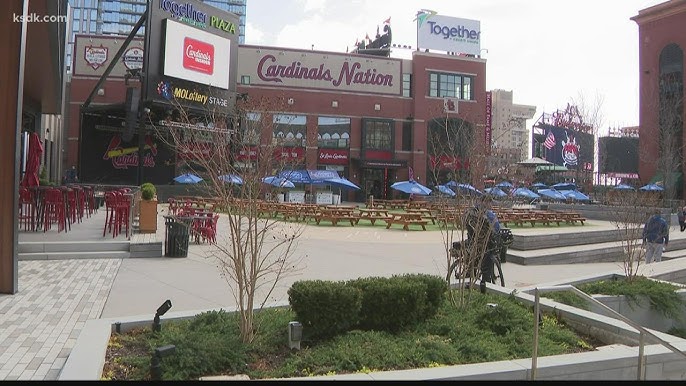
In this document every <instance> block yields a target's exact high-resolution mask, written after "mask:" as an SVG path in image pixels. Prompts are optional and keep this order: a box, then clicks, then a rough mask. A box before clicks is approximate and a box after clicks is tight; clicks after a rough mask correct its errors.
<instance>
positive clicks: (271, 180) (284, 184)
mask: <svg viewBox="0 0 686 386" xmlns="http://www.w3.org/2000/svg"><path fill="white" fill-rule="evenodd" d="M262 182H264V183H265V184H269V185H272V186H276V187H278V188H295V184H294V183H292V182H291V181H289V180H287V179H285V178H283V177H276V176H269V177H264V178H263V179H262Z"/></svg>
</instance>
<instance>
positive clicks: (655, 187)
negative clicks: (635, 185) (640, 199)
mask: <svg viewBox="0 0 686 386" xmlns="http://www.w3.org/2000/svg"><path fill="white" fill-rule="evenodd" d="M639 189H640V190H643V191H648V192H661V191H663V190H665V189H664V188H663V187H662V186H660V185H655V184H648V185H644V186H641V187H640V188H639Z"/></svg>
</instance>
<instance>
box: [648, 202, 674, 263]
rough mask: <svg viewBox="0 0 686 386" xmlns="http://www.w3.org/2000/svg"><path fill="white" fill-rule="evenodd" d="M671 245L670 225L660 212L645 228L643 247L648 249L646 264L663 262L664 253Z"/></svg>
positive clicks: (656, 212) (655, 214)
mask: <svg viewBox="0 0 686 386" xmlns="http://www.w3.org/2000/svg"><path fill="white" fill-rule="evenodd" d="M667 244H669V225H667V221H665V219H664V218H662V216H661V215H660V210H659V209H655V212H654V213H653V215H652V216H650V218H649V219H648V221H647V222H646V223H645V225H644V226H643V245H644V246H645V248H646V264H650V263H651V262H660V261H662V252H663V250H664V249H665V248H667Z"/></svg>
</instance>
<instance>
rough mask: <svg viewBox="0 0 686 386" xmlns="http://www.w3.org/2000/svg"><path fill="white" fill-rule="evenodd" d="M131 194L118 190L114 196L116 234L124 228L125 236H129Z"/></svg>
mask: <svg viewBox="0 0 686 386" xmlns="http://www.w3.org/2000/svg"><path fill="white" fill-rule="evenodd" d="M132 198H133V196H132V195H130V194H126V193H122V192H120V193H119V194H118V195H117V198H116V209H115V213H116V214H115V224H116V226H115V228H116V229H117V231H116V234H115V235H114V236H116V235H118V234H120V233H122V228H125V229H126V237H127V238H128V237H129V234H130V226H129V217H130V215H131V200H132Z"/></svg>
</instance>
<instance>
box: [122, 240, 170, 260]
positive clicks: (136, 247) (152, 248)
mask: <svg viewBox="0 0 686 386" xmlns="http://www.w3.org/2000/svg"><path fill="white" fill-rule="evenodd" d="M130 253H131V257H132V258H136V257H162V256H164V254H163V253H162V242H155V243H145V244H133V243H132V244H131V249H130Z"/></svg>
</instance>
